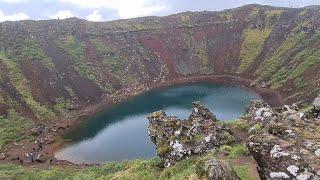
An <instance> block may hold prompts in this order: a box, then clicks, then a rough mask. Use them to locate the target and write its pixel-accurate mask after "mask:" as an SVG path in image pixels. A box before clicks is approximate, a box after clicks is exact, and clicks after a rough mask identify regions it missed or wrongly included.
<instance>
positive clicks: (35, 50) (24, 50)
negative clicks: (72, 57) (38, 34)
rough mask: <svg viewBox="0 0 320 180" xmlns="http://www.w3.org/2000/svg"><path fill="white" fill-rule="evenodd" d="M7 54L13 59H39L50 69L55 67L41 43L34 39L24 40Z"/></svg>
mask: <svg viewBox="0 0 320 180" xmlns="http://www.w3.org/2000/svg"><path fill="white" fill-rule="evenodd" d="M6 56H7V58H9V59H12V60H30V61H39V62H41V63H42V64H43V65H44V66H46V67H47V68H48V69H50V70H53V69H54V68H55V65H54V63H53V62H52V59H50V58H49V57H47V56H46V55H45V53H44V51H43V48H42V47H41V45H40V43H39V42H37V41H35V40H32V39H26V40H24V41H23V42H21V44H19V45H18V46H17V47H16V48H15V49H14V51H12V52H7V53H6Z"/></svg>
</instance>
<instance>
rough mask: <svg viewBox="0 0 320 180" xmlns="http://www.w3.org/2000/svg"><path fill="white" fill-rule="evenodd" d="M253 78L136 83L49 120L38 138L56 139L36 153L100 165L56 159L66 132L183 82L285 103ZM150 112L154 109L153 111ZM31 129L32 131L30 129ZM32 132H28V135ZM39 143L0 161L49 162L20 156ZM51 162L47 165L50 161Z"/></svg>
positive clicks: (49, 158)
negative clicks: (72, 114) (237, 89)
mask: <svg viewBox="0 0 320 180" xmlns="http://www.w3.org/2000/svg"><path fill="white" fill-rule="evenodd" d="M252 81H253V80H251V79H246V78H241V77H239V76H235V75H211V76H200V77H187V78H181V79H177V80H170V81H165V82H155V83H153V84H143V85H141V86H136V87H133V88H124V89H121V90H118V91H116V92H115V93H113V94H112V95H110V96H108V97H106V98H104V99H102V100H101V101H100V102H99V103H96V104H92V105H88V106H86V107H84V108H82V109H80V110H78V111H77V112H76V113H75V117H74V118H72V119H71V120H69V119H67V118H65V117H58V118H56V119H55V120H53V121H51V122H49V123H48V126H47V127H48V128H47V129H48V130H47V131H45V132H44V133H42V134H41V135H39V136H37V137H36V139H44V138H47V139H53V142H52V143H50V144H46V145H45V146H44V147H43V148H41V149H40V150H38V151H37V152H36V153H37V154H41V155H42V156H43V157H45V159H46V161H49V162H50V165H61V166H64V165H68V166H75V167H87V166H94V165H97V164H74V163H72V162H69V161H65V160H58V159H55V157H54V154H55V152H56V150H58V149H60V148H61V147H62V145H63V143H64V142H63V141H62V139H61V136H62V135H63V134H64V133H66V132H67V131H68V130H70V129H72V128H75V127H77V125H79V124H80V123H83V122H84V121H86V120H88V119H89V118H90V117H92V116H94V115H95V114H97V113H99V112H102V111H103V110H105V109H107V108H109V107H111V106H115V105H117V104H119V103H123V102H125V101H127V100H130V99H131V98H134V97H136V96H139V95H141V94H144V93H147V92H150V91H152V90H157V89H161V88H166V87H170V86H175V85H181V84H188V83H190V84H193V83H201V82H209V83H210V82H211V83H223V84H228V85H237V86H241V87H243V88H246V89H248V90H251V91H254V92H256V93H257V94H259V95H260V96H261V98H262V99H263V100H264V101H266V102H267V103H269V104H270V105H271V106H283V105H284V103H283V99H282V97H281V94H280V93H279V92H276V91H273V90H271V89H268V88H261V87H250V83H251V82H252ZM150 113H151V112H150ZM29 131H30V130H29ZM28 133H29V134H28ZM26 135H30V132H26ZM35 146H36V144H35V143H34V142H30V141H27V140H24V141H23V142H22V143H21V144H20V145H14V144H13V145H10V146H9V147H8V151H7V153H6V158H5V159H4V160H0V163H15V164H21V165H24V166H39V167H42V166H46V164H47V163H43V162H41V163H40V162H39V163H37V162H36V163H31V162H22V163H21V159H25V154H26V153H28V152H31V151H33V150H34V147H35ZM47 165H48V164H47Z"/></svg>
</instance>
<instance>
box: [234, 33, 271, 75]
mask: <svg viewBox="0 0 320 180" xmlns="http://www.w3.org/2000/svg"><path fill="white" fill-rule="evenodd" d="M270 32H271V29H270V28H265V29H246V30H244V32H243V34H242V39H243V43H242V45H241V51H240V56H239V59H240V66H239V67H238V69H237V73H242V72H243V71H245V70H246V69H247V68H248V67H250V65H251V64H252V63H253V62H254V60H255V59H256V58H257V56H258V55H259V54H260V52H261V49H262V47H263V45H264V42H265V41H266V39H267V38H268V37H269V35H270Z"/></svg>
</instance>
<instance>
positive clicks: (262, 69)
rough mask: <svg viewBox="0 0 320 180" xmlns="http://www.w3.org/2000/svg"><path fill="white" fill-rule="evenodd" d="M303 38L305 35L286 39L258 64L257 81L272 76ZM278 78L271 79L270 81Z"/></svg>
mask: <svg viewBox="0 0 320 180" xmlns="http://www.w3.org/2000/svg"><path fill="white" fill-rule="evenodd" d="M304 38H305V34H297V35H296V36H293V37H289V38H287V39H286V40H285V41H284V42H282V44H281V45H280V47H279V48H277V49H276V51H275V52H274V53H273V54H272V55H271V56H270V57H269V58H268V59H266V60H265V61H264V62H263V63H261V64H260V66H259V68H258V70H257V71H256V73H255V75H256V76H258V77H259V79H266V78H269V77H271V76H273V75H274V74H275V73H276V72H277V69H279V67H280V66H281V65H282V63H283V62H285V60H286V59H288V57H289V55H290V53H289V51H290V50H292V49H293V48H294V47H295V46H296V45H297V44H298V43H300V42H301V41H302V40H303V39H304ZM275 78H278V77H277V76H276V77H273V78H272V79H275Z"/></svg>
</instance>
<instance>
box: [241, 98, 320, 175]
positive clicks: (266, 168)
mask: <svg viewBox="0 0 320 180" xmlns="http://www.w3.org/2000/svg"><path fill="white" fill-rule="evenodd" d="M253 107H255V108H253ZM261 108H267V109H268V110H267V112H273V114H272V115H271V117H268V118H264V121H259V122H258V121H256V117H257V115H259V117H261V116H260V115H261V111H260V109H261ZM248 110H249V111H247V113H246V114H247V116H249V118H248V119H249V120H251V122H250V123H251V124H252V125H255V124H257V123H259V124H261V123H262V124H263V126H264V127H265V128H262V129H260V130H258V131H255V132H254V133H252V134H251V136H250V137H249V140H248V141H247V147H248V149H249V151H250V153H251V154H252V155H253V157H254V159H255V160H256V162H257V164H258V167H259V168H258V171H259V175H260V177H261V179H306V180H307V179H320V157H319V156H320V128H319V124H317V122H316V121H315V120H314V119H308V118H305V117H302V116H299V111H296V110H295V109H294V108H292V107H289V106H285V107H284V108H270V107H269V106H268V105H266V104H265V103H264V102H257V101H256V102H252V103H251V104H250V106H249V108H248ZM318 155H319V156H318Z"/></svg>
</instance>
